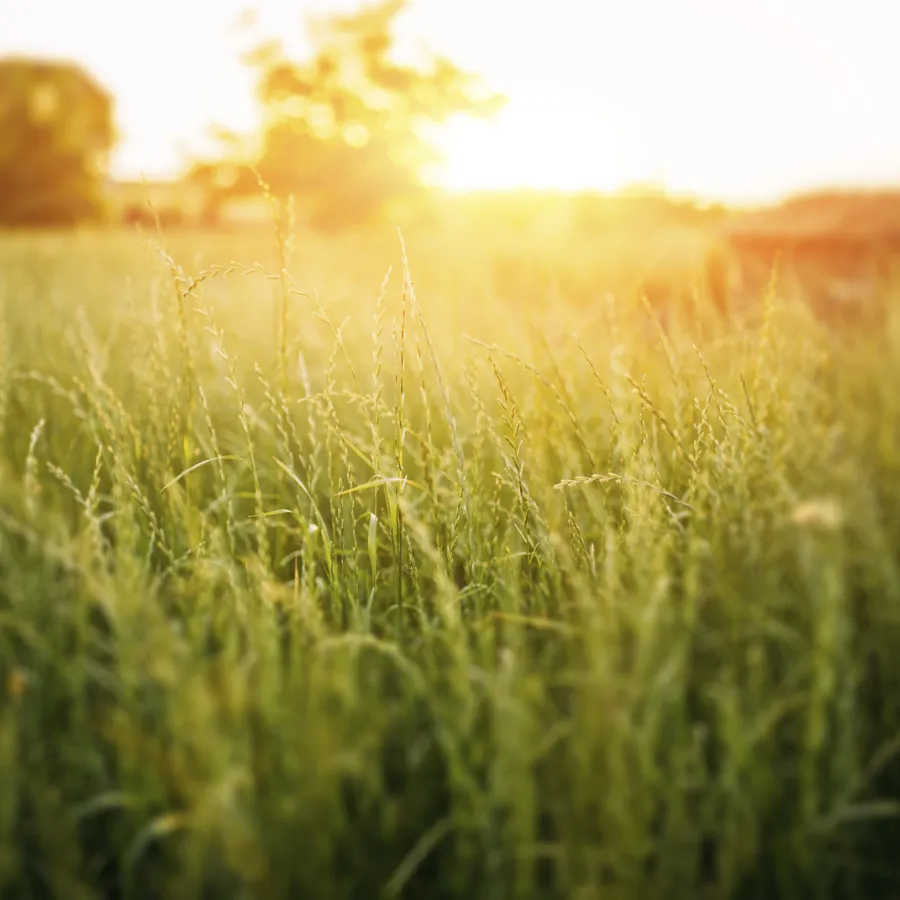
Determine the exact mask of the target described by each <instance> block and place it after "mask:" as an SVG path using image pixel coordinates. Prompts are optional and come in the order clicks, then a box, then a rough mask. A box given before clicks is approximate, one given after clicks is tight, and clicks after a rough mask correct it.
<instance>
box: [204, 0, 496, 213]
mask: <svg viewBox="0 0 900 900" xmlns="http://www.w3.org/2000/svg"><path fill="white" fill-rule="evenodd" d="M405 4H406V0H381V2H379V3H378V4H377V5H374V6H370V7H367V8H365V9H363V10H361V11H359V12H356V13H354V14H351V15H339V16H332V17H330V18H328V19H321V20H317V21H314V22H311V23H310V27H309V36H310V39H311V41H312V44H313V54H312V58H311V59H308V60H306V61H296V60H292V59H289V58H288V57H287V55H286V52H285V50H284V48H283V47H282V45H281V44H280V43H279V42H277V41H273V42H268V43H265V44H263V45H262V46H260V47H258V48H257V49H256V50H254V51H253V52H252V53H251V54H249V55H248V57H247V61H248V63H249V64H250V65H251V66H253V67H254V68H255V69H256V70H257V72H258V76H259V77H258V89H257V91H258V98H259V100H260V103H261V106H262V111H263V130H262V135H261V147H260V149H259V150H258V151H257V152H256V153H254V154H247V153H245V154H244V161H243V164H241V163H240V162H236V161H237V160H238V159H239V157H240V155H241V154H240V153H236V152H235V149H236V147H235V142H234V140H228V136H227V135H226V136H223V137H225V139H226V143H227V146H226V150H225V155H226V156H227V157H228V158H229V162H228V163H226V164H208V163H207V164H201V165H199V166H198V167H197V168H196V169H195V171H194V177H195V178H197V179H199V180H201V181H204V180H205V181H206V182H208V183H210V182H212V183H216V184H218V186H219V188H218V189H219V192H220V193H221V194H223V195H230V196H233V195H235V194H240V193H245V192H248V191H249V192H253V191H258V190H259V187H258V185H257V180H256V178H255V176H252V177H251V175H249V174H248V173H249V170H250V169H251V168H255V169H256V171H258V172H259V174H260V175H261V177H262V178H263V180H264V181H265V182H266V183H267V184H268V185H269V186H270V187H271V189H272V192H273V193H274V194H276V195H279V196H287V195H290V194H294V195H295V196H296V197H297V199H298V202H299V204H300V205H301V206H302V207H305V208H306V210H307V212H308V214H309V215H310V217H311V218H312V220H313V222H314V224H316V225H318V226H320V227H326V228H327V227H338V226H342V225H348V224H354V223H357V222H361V221H365V220H367V219H370V218H372V217H373V216H374V215H376V214H377V213H379V212H380V211H381V210H382V209H383V208H384V206H385V205H386V204H387V203H389V202H391V201H393V200H396V199H399V198H408V197H411V196H414V195H416V194H417V193H419V192H420V191H421V190H422V175H423V173H424V171H425V170H426V167H427V166H429V165H431V164H433V163H436V162H439V161H440V156H439V154H438V153H436V151H435V149H434V147H433V146H432V144H431V143H430V142H429V140H428V139H427V136H426V132H427V131H428V129H429V127H431V126H434V125H435V124H436V123H439V122H443V121H446V120H447V119H448V118H449V117H451V116H454V115H458V114H469V115H488V114H491V113H493V112H494V111H496V110H498V109H499V108H500V106H501V105H502V104H503V102H504V98H502V97H500V96H499V95H497V94H494V93H492V92H489V91H487V90H486V89H485V88H484V86H483V85H482V83H481V80H480V79H479V78H478V77H477V76H473V75H470V74H468V73H466V72H463V71H462V70H460V69H459V68H457V66H455V65H454V64H453V63H452V62H450V61H449V60H447V59H443V58H434V59H432V60H430V62H429V63H428V64H427V66H425V67H423V68H417V67H415V66H410V65H401V64H400V63H398V62H395V61H394V60H393V59H392V58H391V54H392V51H393V48H394V39H393V35H392V26H393V24H394V20H395V19H396V17H397V16H398V14H399V13H400V12H401V11H402V10H403V8H404V6H405ZM216 169H218V170H219V172H218V176H217V174H216V173H215V171H214V170H216Z"/></svg>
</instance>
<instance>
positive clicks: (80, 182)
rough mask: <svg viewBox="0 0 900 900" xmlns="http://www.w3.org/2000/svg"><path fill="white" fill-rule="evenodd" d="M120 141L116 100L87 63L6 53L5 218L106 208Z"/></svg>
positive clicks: (51, 219)
mask: <svg viewBox="0 0 900 900" xmlns="http://www.w3.org/2000/svg"><path fill="white" fill-rule="evenodd" d="M114 140H115V129H114V126H113V103H112V99H111V97H110V95H109V94H108V93H107V92H106V91H105V90H103V88H101V87H100V86H99V85H98V84H96V82H94V81H93V79H91V78H90V77H89V76H88V75H87V74H86V73H85V72H83V71H82V70H81V69H80V68H79V67H77V66H75V65H71V64H69V63H60V62H49V61H42V60H31V59H19V58H8V59H2V60H0V225H7V226H36V225H71V224H75V223H76V222H79V221H81V220H84V219H90V218H96V217H99V216H100V215H102V212H103V208H104V203H103V177H104V173H105V170H106V166H107V160H108V155H109V151H110V150H111V148H112V146H113V143H114Z"/></svg>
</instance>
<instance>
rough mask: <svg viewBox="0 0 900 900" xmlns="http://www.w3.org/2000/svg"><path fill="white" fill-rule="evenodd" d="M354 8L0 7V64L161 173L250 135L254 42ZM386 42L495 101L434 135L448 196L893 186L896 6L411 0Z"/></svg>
mask: <svg viewBox="0 0 900 900" xmlns="http://www.w3.org/2000/svg"><path fill="white" fill-rule="evenodd" d="M358 5H359V4H357V3H352V2H346V0H343V2H341V3H339V4H338V3H334V2H327V0H318V2H305V3H288V2H285V0H256V2H255V3H254V2H253V0H215V2H212V0H208V2H201V0H156V2H154V3H152V4H133V3H124V2H122V0H82V2H79V3H74V4H73V3H70V2H68V0H26V2H14V0H2V5H0V54H2V55H5V54H31V55H40V56H52V57H66V58H70V59H74V60H76V61H78V62H80V63H82V64H83V65H84V66H85V67H86V68H87V69H88V70H89V71H90V72H91V73H93V74H94V75H95V76H96V77H97V78H98V79H99V80H100V81H101V82H102V83H103V84H105V85H106V86H107V87H108V88H109V89H110V90H112V91H113V93H114V94H115V96H116V99H117V121H118V128H119V131H120V134H121V136H122V140H121V143H120V146H119V149H118V151H117V153H116V155H115V158H114V168H115V171H116V172H117V173H118V174H120V175H129V176H134V175H137V174H138V173H141V172H143V173H145V174H147V175H148V176H149V177H153V176H161V175H172V174H175V173H177V172H178V171H179V169H181V168H183V166H184V165H185V163H186V162H187V161H188V160H189V159H190V156H191V154H192V153H197V152H203V151H204V150H209V149H210V147H211V146H212V145H211V143H210V140H209V138H208V132H209V128H210V126H211V125H212V124H215V123H220V124H223V125H225V126H228V127H231V128H234V129H239V130H240V129H244V130H246V129H249V128H251V127H252V124H253V121H254V106H253V99H252V80H251V75H250V73H249V72H248V71H247V70H246V69H245V67H244V66H243V65H242V63H241V62H240V58H239V57H240V53H241V52H242V51H243V50H246V49H249V48H250V47H251V46H252V45H253V43H254V39H255V38H257V37H263V36H268V35H271V34H277V35H279V36H281V37H286V36H288V35H290V34H295V35H299V34H301V33H302V32H301V25H302V21H303V16H304V15H305V14H306V13H311V12H329V11H335V10H337V9H342V10H344V9H351V8H355V7H356V6H358ZM248 6H255V7H256V9H257V10H258V11H259V17H258V22H257V25H256V27H255V28H254V29H252V30H251V31H249V32H248V31H242V30H240V29H239V28H237V27H236V25H235V23H236V21H237V20H238V18H239V17H240V14H241V13H242V12H243V11H244V10H246V9H247V8H248ZM400 31H401V34H400V36H399V37H400V46H401V49H402V51H403V52H405V53H414V52H416V51H417V50H418V49H419V48H420V47H422V46H427V47H429V48H431V49H433V50H435V51H436V52H439V53H442V54H445V55H448V56H449V57H451V58H452V59H453V60H454V61H456V62H458V63H459V64H460V65H461V66H463V67H464V68H467V69H470V70H474V71H477V72H479V73H480V74H482V75H483V76H484V77H485V79H486V81H487V83H488V84H489V86H491V87H493V88H495V89H496V90H499V91H501V92H503V93H505V94H506V95H507V96H508V97H509V98H510V102H509V104H508V106H507V108H506V109H505V110H504V111H503V112H502V113H501V114H500V115H499V116H498V117H497V119H495V120H494V121H492V122H471V121H459V122H454V123H451V125H450V126H449V127H448V128H447V129H446V131H445V133H444V134H443V135H442V137H441V140H440V143H441V146H442V147H443V149H444V151H445V153H446V157H447V165H446V167H445V169H444V170H443V171H442V172H441V173H440V174H439V177H438V180H439V181H440V183H442V184H444V185H445V186H447V187H449V188H453V189H504V188H515V187H534V188H560V189H582V188H599V189H612V188H617V187H621V186H624V185H627V184H631V183H635V182H655V183H661V184H665V185H666V186H667V187H668V188H669V189H671V190H673V191H676V192H687V193H695V194H699V195H701V196H707V197H715V198H721V199H726V200H727V199H757V198H758V199H762V198H768V197H770V196H774V195H777V194H780V193H784V192H788V191H795V190H800V189H805V188H808V187H814V186H820V185H854V186H856V185H864V184H887V183H891V184H900V117H898V116H897V115H896V81H897V79H896V66H897V64H896V55H897V51H896V35H897V34H898V33H900V6H898V5H896V4H894V3H892V2H891V0H857V2H856V3H854V4H848V3H844V2H837V0H754V2H749V0H728V2H723V0H680V2H677V3H676V2H672V0H629V2H628V3H623V2H611V0H597V2H586V0H556V2H554V3H553V4H545V3H540V4H538V3H521V2H514V0H411V3H410V6H409V9H408V11H407V12H406V13H405V14H404V16H403V19H402V23H401V29H400ZM298 46H302V43H301V44H299V45H298Z"/></svg>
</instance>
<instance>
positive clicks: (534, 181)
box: [430, 97, 627, 191]
mask: <svg viewBox="0 0 900 900" xmlns="http://www.w3.org/2000/svg"><path fill="white" fill-rule="evenodd" d="M436 143H437V145H438V147H439V149H440V150H441V152H442V154H443V156H444V159H445V164H444V166H443V167H441V168H440V169H438V170H436V171H435V172H434V173H432V176H431V178H430V180H432V181H434V182H436V183H438V184H440V185H441V186H442V187H444V188H447V189H449V190H452V191H470V190H515V189H543V190H561V191H569V190H585V189H594V190H615V189H617V188H619V187H622V186H623V185H624V183H625V182H626V181H627V174H626V172H625V171H624V168H623V166H622V161H621V158H620V154H619V151H618V147H617V146H616V141H615V136H614V135H613V134H612V133H611V132H610V131H609V130H608V129H606V128H604V127H603V124H602V123H601V122H600V121H599V120H598V119H597V118H596V117H593V116H591V115H590V114H589V113H587V112H584V111H580V110H578V109H577V108H574V107H573V106H572V105H571V104H566V103H561V102H559V101H557V100H555V99H554V98H549V97H547V98H535V97H531V98H526V99H524V100H519V99H515V100H513V101H512V102H511V103H510V104H509V105H508V106H507V107H506V108H505V109H504V110H502V111H501V112H500V113H499V115H498V116H497V117H496V118H495V119H492V120H487V121H485V120H477V119H464V118H459V119H457V120H455V121H451V122H450V123H448V125H447V126H446V127H445V128H443V129H442V131H441V132H440V133H439V134H438V136H437V139H436Z"/></svg>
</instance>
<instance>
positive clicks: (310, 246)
mask: <svg viewBox="0 0 900 900" xmlns="http://www.w3.org/2000/svg"><path fill="white" fill-rule="evenodd" d="M407 237H408V239H409V241H410V248H409V254H408V256H407V252H406V249H405V248H402V247H401V245H400V243H399V242H395V243H394V244H393V245H384V244H379V245H377V246H378V250H377V252H376V251H375V250H373V251H371V252H370V253H369V254H368V255H367V253H366V251H360V249H359V246H356V247H355V248H353V247H347V246H341V245H340V244H339V243H338V242H335V243H334V244H332V245H328V244H323V243H320V242H317V241H316V240H315V239H314V238H309V239H308V240H306V241H305V240H304V239H303V237H302V236H301V239H300V240H298V242H297V244H296V246H295V247H294V248H293V251H292V252H289V251H291V248H290V247H289V246H287V242H286V238H285V231H284V225H283V223H282V225H280V226H279V238H278V240H277V241H269V240H268V239H266V240H263V239H260V240H259V241H258V242H257V241H256V239H252V240H245V241H244V242H243V243H242V244H241V246H240V247H239V248H238V249H239V250H240V251H242V254H243V257H244V258H249V259H250V260H251V261H252V262H253V264H251V265H241V264H238V263H235V262H233V261H232V258H233V255H236V254H234V251H235V247H233V246H228V242H227V240H225V239H220V240H219V241H218V242H216V241H210V242H207V243H203V242H196V241H194V240H193V239H188V238H184V239H182V240H181V241H180V242H179V241H174V242H172V243H171V244H170V245H169V246H166V247H163V246H160V247H159V248H158V249H152V248H148V247H147V246H146V245H145V244H144V243H142V242H140V241H136V240H133V239H131V238H126V237H107V238H103V239H100V238H92V237H90V236H82V237H66V238H56V237H53V236H45V237H42V238H38V237H31V238H29V239H28V240H24V239H18V238H7V239H5V244H4V245H3V246H2V247H0V476H2V478H0V679H2V680H0V689H2V696H3V701H2V704H0V787H2V790H0V895H2V896H3V897H11V898H12V897H43V896H59V897H66V898H81V897H84V898H88V897H101V896H102V897H106V896H110V897H113V896H115V897H123V898H141V897H152V896H171V897H201V896H203V897H267V898H268V897H314V898H322V900H326V898H357V897H360V898H362V897H366V898H368V897H428V898H441V897H445V898H453V897H461V896H467V897H470V898H472V897H484V898H504V897H510V898H529V897H533V898H538V897H540V898H553V897H558V898H572V897H577V898H582V900H588V898H633V897H698V896H703V897H707V898H714V897H721V898H726V897H727V898H731V897H738V898H744V897H748V898H749V897H766V898H769V897H778V896H784V897H801V896H802V897H810V898H816V897H820V898H831V897H875V896H883V897H892V896H896V893H897V891H898V890H900V875H898V870H897V866H896V862H895V848H896V846H897V842H898V840H900V827H898V820H897V816H898V814H900V764H898V760H897V754H898V752H900V702H898V697H900V693H898V691H900V656H898V653H897V647H898V646H900V444H898V440H897V436H898V434H900V399H898V393H897V390H896V385H897V384H898V383H900V341H898V332H897V329H896V326H895V324H894V323H891V324H890V325H889V327H888V328H887V329H886V330H885V331H883V332H881V333H879V334H877V335H862V336H850V335H835V334H833V333H832V332H829V330H828V329H826V328H824V327H823V326H821V325H820V324H818V323H816V322H815V321H813V320H812V319H811V318H810V317H809V316H808V315H806V314H805V313H804V310H803V308H802V306H800V305H797V304H791V303H789V302H787V301H784V300H783V299H782V298H780V297H779V296H778V295H777V291H775V290H773V291H772V293H771V296H770V297H769V298H768V300H767V301H766V307H765V308H766V314H765V316H764V318H763V323H762V325H761V326H759V327H755V328H753V329H750V328H747V329H745V330H742V331H735V330H734V329H729V328H728V327H727V325H726V324H725V323H722V322H720V321H718V320H717V319H716V318H715V316H714V315H713V313H712V312H711V311H709V310H708V309H707V307H706V306H705V304H704V302H703V298H702V297H699V298H698V301H697V304H696V309H697V310H699V312H697V313H696V314H692V317H691V318H690V319H689V318H687V317H686V316H680V315H674V316H672V317H670V319H669V321H668V322H667V324H666V327H665V328H663V326H662V325H660V324H659V323H658V322H655V321H654V318H653V316H654V313H653V310H651V309H647V308H645V307H644V306H643V305H642V304H641V303H639V302H637V301H635V302H633V303H632V302H630V299H629V298H628V297H621V296H613V295H610V296H606V294H605V292H604V290H603V285H602V284H600V283H598V285H597V292H596V296H595V297H594V298H593V300H592V301H591V302H584V298H581V302H577V303H576V302H575V301H574V300H571V299H570V298H567V296H566V293H565V285H562V286H560V285H559V284H558V283H557V285H556V289H557V294H556V297H557V300H556V302H555V303H552V304H551V303H548V304H545V305H543V306H541V305H539V304H535V305H533V306H531V307H529V306H528V305H527V304H525V303H524V302H523V297H522V296H521V294H519V293H517V290H518V289H519V288H521V286H522V285H523V284H525V283H526V282H527V273H528V271H529V269H528V266H529V260H530V259H532V257H531V255H530V251H529V249H528V248H523V250H522V257H521V258H522V270H521V271H520V272H517V273H516V278H515V279H514V280H513V281H511V282H510V283H508V284H507V283H504V282H503V281H502V279H501V280H500V281H498V280H497V278H496V272H494V274H493V275H491V274H490V272H489V267H488V265H487V264H486V263H485V264H484V268H483V269H480V268H479V267H478V265H475V264H474V263H473V267H472V268H467V252H468V250H469V249H471V250H472V254H473V256H472V258H473V259H476V260H477V259H483V258H484V256H485V255H486V254H487V253H488V251H487V250H486V249H485V247H484V243H483V242H482V243H480V244H479V245H478V246H477V247H476V246H475V245H474V244H473V245H471V247H470V246H469V245H466V244H465V243H464V242H461V243H457V244H454V245H452V246H441V245H440V244H439V243H436V242H435V241H434V239H433V238H427V239H424V238H423V239H421V240H420V239H419V238H418V237H417V236H415V235H408V236H407ZM385 246H387V247H389V248H391V249H387V250H385V251H384V253H382V250H383V248H384V247H385ZM542 252H543V253H545V254H546V253H547V252H548V251H547V249H546V248H543V250H542ZM478 254H481V256H479V255H478ZM386 257H387V258H386ZM256 260H259V262H258V263H257V262H256ZM417 260H421V276H420V273H419V272H418V271H417V266H418V265H419V263H418V262H417ZM389 264H390V265H391V266H392V271H391V272H389V275H388V277H385V278H383V280H382V276H383V274H384V271H385V270H386V269H387V266H388V265H389ZM584 265H585V267H588V266H590V265H591V261H590V259H589V257H588V256H587V255H586V256H585V259H584ZM379 271H380V273H381V274H380V275H375V276H373V275H372V273H374V272H379ZM484 282H492V287H491V289H490V290H489V291H486V290H484V289H483V283H484ZM379 283H380V284H381V288H380V289H379ZM480 284H481V285H482V287H481V288H480V287H479V285H480ZM550 288H552V285H548V289H550ZM894 315H896V313H894Z"/></svg>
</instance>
